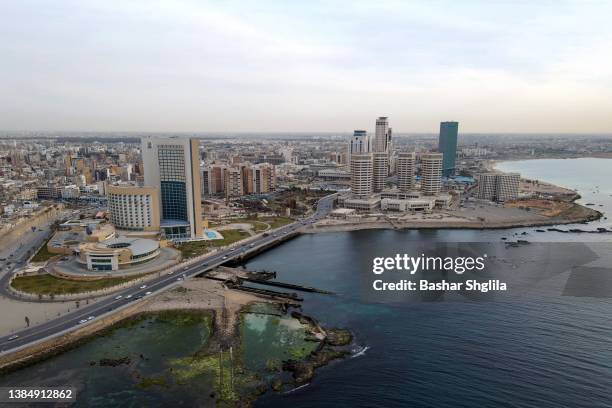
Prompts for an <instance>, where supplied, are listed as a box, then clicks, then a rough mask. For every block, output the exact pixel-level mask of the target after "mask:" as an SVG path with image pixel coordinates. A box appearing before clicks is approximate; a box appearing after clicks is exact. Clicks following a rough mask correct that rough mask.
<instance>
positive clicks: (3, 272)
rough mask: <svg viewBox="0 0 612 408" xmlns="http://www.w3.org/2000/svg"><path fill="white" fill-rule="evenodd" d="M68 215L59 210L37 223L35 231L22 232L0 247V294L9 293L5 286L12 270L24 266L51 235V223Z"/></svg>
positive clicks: (66, 212)
mask: <svg viewBox="0 0 612 408" xmlns="http://www.w3.org/2000/svg"><path fill="white" fill-rule="evenodd" d="M68 215H69V212H68V211H63V212H61V213H60V214H59V215H58V216H56V217H54V218H53V219H51V220H48V221H46V222H45V223H43V224H41V225H39V226H38V228H36V230H35V231H31V230H28V231H27V232H24V233H23V234H22V235H20V236H19V237H18V238H17V240H16V242H15V243H14V244H13V245H10V246H7V247H5V248H2V249H0V294H4V295H7V296H8V295H9V294H8V293H7V291H6V290H5V288H6V285H7V284H8V281H9V279H10V277H11V275H12V273H13V271H15V270H16V269H19V268H21V267H23V266H25V264H26V263H27V261H28V258H29V257H30V255H32V254H34V253H36V251H37V250H38V248H40V247H41V245H42V244H43V243H44V242H45V241H46V240H47V238H49V236H51V234H52V233H53V231H52V230H51V224H53V222H54V221H55V220H57V219H62V218H65V217H67V216H68ZM9 297H10V296H9Z"/></svg>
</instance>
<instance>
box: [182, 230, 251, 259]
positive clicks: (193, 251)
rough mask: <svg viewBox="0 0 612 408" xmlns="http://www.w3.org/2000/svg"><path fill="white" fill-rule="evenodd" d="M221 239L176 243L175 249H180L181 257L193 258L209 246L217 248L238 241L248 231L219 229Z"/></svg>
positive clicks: (245, 235)
mask: <svg viewBox="0 0 612 408" xmlns="http://www.w3.org/2000/svg"><path fill="white" fill-rule="evenodd" d="M220 233H221V235H223V239H217V240H213V241H192V242H184V243H182V244H178V245H177V246H176V249H178V250H179V251H181V254H182V255H183V258H185V259H187V258H193V257H195V256H198V255H202V254H205V253H207V252H208V251H209V249H210V248H218V247H222V246H226V245H229V244H232V243H234V242H237V241H240V240H241V239H244V238H247V237H248V236H249V234H248V232H246V231H243V230H237V229H229V230H223V231H220Z"/></svg>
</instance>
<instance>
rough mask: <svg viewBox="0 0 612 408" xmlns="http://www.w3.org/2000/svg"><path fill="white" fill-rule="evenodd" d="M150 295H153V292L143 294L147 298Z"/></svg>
mask: <svg viewBox="0 0 612 408" xmlns="http://www.w3.org/2000/svg"><path fill="white" fill-rule="evenodd" d="M151 293H153V292H147V293H145V294H144V295H145V296H149V295H150V294H151Z"/></svg>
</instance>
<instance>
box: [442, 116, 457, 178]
mask: <svg viewBox="0 0 612 408" xmlns="http://www.w3.org/2000/svg"><path fill="white" fill-rule="evenodd" d="M458 132H459V122H441V123H440V136H439V138H438V151H439V152H440V153H442V154H443V155H444V160H443V163H442V174H443V175H444V177H449V176H453V175H455V158H456V157H457V133H458Z"/></svg>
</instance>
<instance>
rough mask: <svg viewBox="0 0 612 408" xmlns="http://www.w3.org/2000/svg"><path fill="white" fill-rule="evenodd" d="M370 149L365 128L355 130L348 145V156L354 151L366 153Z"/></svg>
mask: <svg viewBox="0 0 612 408" xmlns="http://www.w3.org/2000/svg"><path fill="white" fill-rule="evenodd" d="M369 151H370V138H369V137H368V132H366V131H365V130H355V131H354V132H353V136H351V140H350V142H349V147H348V158H349V162H350V158H351V155H352V154H354V153H367V152H369Z"/></svg>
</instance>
